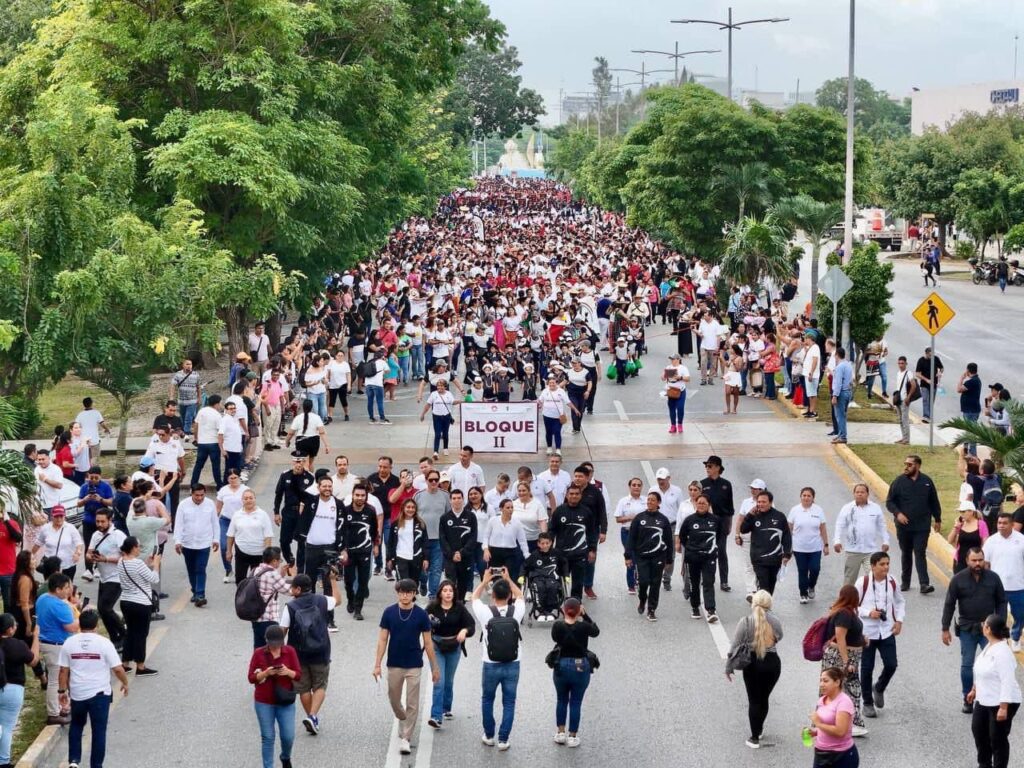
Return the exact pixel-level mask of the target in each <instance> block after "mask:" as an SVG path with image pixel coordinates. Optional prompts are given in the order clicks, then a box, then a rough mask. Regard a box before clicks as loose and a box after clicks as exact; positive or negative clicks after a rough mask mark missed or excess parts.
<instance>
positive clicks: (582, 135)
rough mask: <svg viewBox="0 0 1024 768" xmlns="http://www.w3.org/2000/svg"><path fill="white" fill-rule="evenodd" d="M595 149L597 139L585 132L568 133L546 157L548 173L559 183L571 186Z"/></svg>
mask: <svg viewBox="0 0 1024 768" xmlns="http://www.w3.org/2000/svg"><path fill="white" fill-rule="evenodd" d="M596 147H597V139H596V138H595V137H594V136H591V135H590V134H589V133H587V132H586V131H570V132H569V133H568V134H567V135H566V136H565V137H564V138H562V139H561V140H560V141H559V142H558V145H557V146H556V147H555V149H554V151H553V152H552V153H551V156H550V157H548V159H547V169H548V172H549V173H551V175H552V176H554V177H555V178H556V179H558V180H559V181H562V182H565V183H567V184H573V183H574V182H575V181H576V180H577V179H578V178H579V174H580V172H581V170H582V169H583V164H584V163H585V162H586V160H587V156H588V155H589V154H590V153H591V152H592V151H593V150H594V149H596Z"/></svg>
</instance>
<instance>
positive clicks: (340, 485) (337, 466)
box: [331, 456, 357, 504]
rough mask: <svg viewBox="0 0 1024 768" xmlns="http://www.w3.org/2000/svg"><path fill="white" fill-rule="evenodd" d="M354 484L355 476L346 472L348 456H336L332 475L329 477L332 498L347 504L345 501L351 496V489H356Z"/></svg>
mask: <svg viewBox="0 0 1024 768" xmlns="http://www.w3.org/2000/svg"><path fill="white" fill-rule="evenodd" d="M356 482H357V478H356V476H355V475H353V474H352V473H351V472H349V471H348V456H336V457H335V459H334V474H333V475H331V483H332V492H333V493H334V498H336V499H337V500H338V501H341V502H343V503H346V504H347V503H348V502H346V501H345V499H347V498H348V497H349V496H351V495H352V489H353V488H355V487H356Z"/></svg>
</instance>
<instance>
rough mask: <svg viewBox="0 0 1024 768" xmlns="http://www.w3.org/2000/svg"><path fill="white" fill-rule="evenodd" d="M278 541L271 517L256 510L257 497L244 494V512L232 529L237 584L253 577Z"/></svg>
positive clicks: (230, 548)
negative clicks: (249, 576) (266, 553)
mask: <svg viewBox="0 0 1024 768" xmlns="http://www.w3.org/2000/svg"><path fill="white" fill-rule="evenodd" d="M273 540H274V526H273V525H272V524H271V522H270V517H269V516H268V515H267V513H266V512H264V511H263V510H262V509H260V508H259V507H257V506H256V494H255V492H254V491H252V490H251V489H249V488H246V489H245V490H244V491H243V492H242V508H241V509H239V510H237V511H236V512H235V514H234V516H232V518H231V523H230V524H229V525H228V546H227V549H228V551H227V557H228V560H229V561H230V560H231V559H232V554H233V555H234V561H235V584H236V585H237V584H240V583H241V582H242V579H244V578H245V577H246V576H248V575H249V570H250V569H252V568H255V567H256V566H257V565H259V564H260V563H262V562H263V550H264V549H266V548H267V547H269V546H270V544H271V542H273Z"/></svg>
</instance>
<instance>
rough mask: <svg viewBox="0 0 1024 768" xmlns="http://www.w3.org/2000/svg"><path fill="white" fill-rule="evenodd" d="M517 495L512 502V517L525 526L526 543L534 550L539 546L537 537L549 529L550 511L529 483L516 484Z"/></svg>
mask: <svg viewBox="0 0 1024 768" xmlns="http://www.w3.org/2000/svg"><path fill="white" fill-rule="evenodd" d="M516 497H517V498H516V499H515V500H514V501H513V502H512V517H513V518H514V519H516V520H518V521H519V524H520V525H522V526H523V535H525V536H526V545H527V547H529V549H530V551H531V552H533V550H535V549H536V548H537V537H538V536H540V535H541V533H543V532H544V531H546V530H547V529H548V511H547V509H545V507H544V505H543V504H541V503H540V502H539V501H538V500H537V499H535V498H534V496H533V493H532V492H531V490H530V484H529V483H522V482H521V483H518V484H517V485H516Z"/></svg>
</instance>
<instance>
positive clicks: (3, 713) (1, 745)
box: [0, 683, 25, 765]
mask: <svg viewBox="0 0 1024 768" xmlns="http://www.w3.org/2000/svg"><path fill="white" fill-rule="evenodd" d="M24 701H25V686H23V685H15V684H14V683H8V684H7V685H5V686H4V687H3V689H0V728H3V729H4V731H3V733H2V734H0V765H7V764H8V763H9V762H11V740H12V739H13V738H14V726H16V725H17V724H18V715H19V714H20V713H21V705H22V703H23V702H24Z"/></svg>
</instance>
